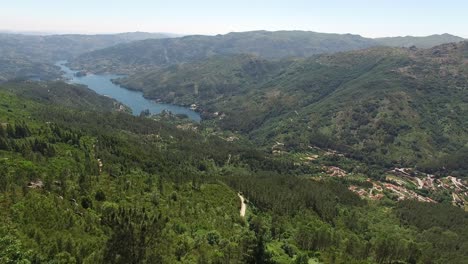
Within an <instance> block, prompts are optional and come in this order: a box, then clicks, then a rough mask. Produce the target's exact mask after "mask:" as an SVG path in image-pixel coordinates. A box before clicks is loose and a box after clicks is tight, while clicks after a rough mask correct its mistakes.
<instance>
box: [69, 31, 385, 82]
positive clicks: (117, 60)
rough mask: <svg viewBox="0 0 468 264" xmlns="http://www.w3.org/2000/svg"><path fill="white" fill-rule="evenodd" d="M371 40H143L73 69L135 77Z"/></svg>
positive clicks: (246, 36)
mask: <svg viewBox="0 0 468 264" xmlns="http://www.w3.org/2000/svg"><path fill="white" fill-rule="evenodd" d="M375 45H376V43H375V42H374V41H373V40H372V39H366V38H363V37H361V36H358V35H351V34H345V35H339V34H327V33H316V32H308V31H275V32H270V31H251V32H240V33H229V34H226V35H216V36H186V37H182V38H174V39H161V40H144V41H137V42H133V43H128V44H122V45H117V46H113V47H109V48H106V49H102V50H97V51H94V52H90V53H85V54H82V55H80V56H78V57H77V58H75V59H73V60H72V61H71V66H72V67H73V68H77V69H86V70H90V71H93V72H113V73H129V72H130V73H135V72H138V71H139V70H147V69H153V68H154V67H161V66H168V65H174V64H177V63H184V62H195V61H198V60H201V59H206V58H208V57H211V56H213V55H233V54H251V55H255V56H259V57H263V58H267V59H278V58H285V57H307V56H311V55H314V54H321V53H333V52H339V51H347V50H356V49H364V48H368V47H371V46H375Z"/></svg>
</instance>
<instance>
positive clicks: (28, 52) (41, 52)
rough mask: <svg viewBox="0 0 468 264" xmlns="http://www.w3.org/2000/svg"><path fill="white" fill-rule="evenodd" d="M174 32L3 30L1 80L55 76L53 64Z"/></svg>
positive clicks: (0, 44) (56, 74) (57, 74)
mask: <svg viewBox="0 0 468 264" xmlns="http://www.w3.org/2000/svg"><path fill="white" fill-rule="evenodd" d="M173 36H174V35H172V34H164V33H145V32H132V33H121V34H109V35H73V34H70V35H45V36H43V35H26V34H1V33H0V55H1V57H0V62H1V63H0V81H5V80H8V79H14V78H38V79H55V78H57V77H59V76H60V72H59V69H58V68H57V67H54V66H53V64H54V62H56V61H57V60H67V59H70V58H72V57H74V56H77V55H79V54H82V53H85V52H90V51H93V50H96V49H102V48H106V47H109V46H113V45H117V44H119V43H127V42H131V41H136V40H142V39H151V38H168V37H173Z"/></svg>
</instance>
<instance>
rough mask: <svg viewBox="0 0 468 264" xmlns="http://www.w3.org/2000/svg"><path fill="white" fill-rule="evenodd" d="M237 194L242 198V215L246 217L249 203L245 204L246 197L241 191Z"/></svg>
mask: <svg viewBox="0 0 468 264" xmlns="http://www.w3.org/2000/svg"><path fill="white" fill-rule="evenodd" d="M237 196H239V199H240V200H241V209H240V216H241V217H245V211H246V210H247V205H246V204H245V198H244V196H242V195H241V194H240V193H238V194H237Z"/></svg>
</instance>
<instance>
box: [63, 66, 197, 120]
mask: <svg viewBox="0 0 468 264" xmlns="http://www.w3.org/2000/svg"><path fill="white" fill-rule="evenodd" d="M65 64H66V61H59V62H57V63H56V65H57V66H59V67H60V69H61V70H62V71H63V72H65V74H64V77H65V78H66V79H67V82H68V83H72V84H82V85H86V86H88V88H89V89H91V90H93V91H95V92H96V93H98V94H101V95H105V96H108V97H111V98H113V99H115V100H117V101H119V102H121V103H123V104H125V105H126V106H128V107H130V108H131V109H132V112H133V114H134V115H139V114H140V112H141V111H144V110H146V109H148V110H149V111H150V112H151V114H159V113H161V112H162V111H163V110H166V111H169V112H171V113H173V114H184V115H187V116H188V118H190V119H191V120H193V121H196V122H200V120H201V117H200V114H198V113H197V112H195V111H193V110H190V109H189V108H187V107H183V106H178V105H173V104H161V103H156V102H155V101H152V100H149V99H146V98H144V97H143V93H142V92H139V91H132V90H128V89H125V88H123V87H121V86H119V85H116V84H114V83H112V81H111V80H112V79H116V78H119V77H122V76H121V75H112V74H105V75H97V74H88V75H85V76H75V73H76V71H73V70H71V69H70V68H68V67H67V66H65Z"/></svg>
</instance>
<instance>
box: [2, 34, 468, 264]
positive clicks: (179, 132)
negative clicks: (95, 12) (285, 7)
mask: <svg viewBox="0 0 468 264" xmlns="http://www.w3.org/2000/svg"><path fill="white" fill-rule="evenodd" d="M25 43H29V46H27V45H25ZM0 51H7V53H6V52H3V53H2V56H3V54H8V57H11V58H13V59H11V60H10V59H9V60H8V62H7V63H0V65H1V66H2V68H0V78H1V80H0V215H1V217H0V263H122V264H124V263H125V264H127V263H251V264H254V263H255V264H256V263H267V264H273V263H279V264H283V263H284V264H286V263H296V264H306V263H409V264H415V263H455V264H457V263H460V264H462V263H465V262H466V259H467V258H468V255H467V254H468V241H467V239H466V237H468V223H467V221H468V204H467V201H468V182H467V181H468V167H467V163H466V161H467V160H468V130H467V129H468V119H467V118H468V92H467V89H468V86H467V85H468V63H467V62H468V42H466V41H464V40H463V39H462V38H459V37H456V36H452V35H448V34H442V35H433V36H428V37H401V38H400V37H397V38H377V39H371V38H365V37H361V36H359V35H352V34H328V33H317V32H310V31H250V32H235V33H228V34H224V35H216V36H202V35H190V36H184V37H179V36H173V35H170V34H169V35H164V34H162V35H161V34H149V33H141V32H137V33H125V34H110V35H92V36H86V35H57V36H48V37H46V36H41V37H33V36H22V35H21V36H18V35H8V34H5V36H4V35H1V38H0ZM3 57H6V56H3ZM65 60H66V61H65ZM57 61H59V62H57ZM67 62H68V63H67ZM69 67H70V68H69ZM18 69H20V70H18Z"/></svg>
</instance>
